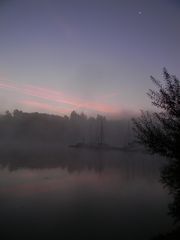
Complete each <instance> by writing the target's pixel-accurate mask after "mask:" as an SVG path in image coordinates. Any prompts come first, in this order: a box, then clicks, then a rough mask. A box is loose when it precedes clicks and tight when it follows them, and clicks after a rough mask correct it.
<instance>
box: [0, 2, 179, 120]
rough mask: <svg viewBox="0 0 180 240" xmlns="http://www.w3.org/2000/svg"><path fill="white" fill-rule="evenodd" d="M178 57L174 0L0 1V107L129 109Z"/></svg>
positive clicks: (138, 105) (143, 103)
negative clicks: (152, 78) (151, 76)
mask: <svg viewBox="0 0 180 240" xmlns="http://www.w3.org/2000/svg"><path fill="white" fill-rule="evenodd" d="M179 63H180V1H179V0H31V1H29V0H0V103H1V104H0V112H4V111H5V110H10V111H13V109H20V110H23V111H26V112H36V111H38V112H45V113H52V114H59V115H64V114H67V115H68V114H69V113H70V112H71V111H73V110H75V111H77V112H82V111H83V112H85V113H86V114H88V115H94V114H97V113H100V114H103V115H107V116H122V115H125V114H134V113H137V112H138V111H139V110H140V109H151V108H152V107H151V104H150V99H148V97H147V96H146V93H147V91H148V89H149V88H151V89H152V88H154V86H153V83H152V82H151V80H150V75H153V76H154V77H157V78H159V79H162V69H163V67H166V68H167V70H168V71H169V72H170V73H172V74H173V75H176V76H177V77H179V78H180V67H179Z"/></svg>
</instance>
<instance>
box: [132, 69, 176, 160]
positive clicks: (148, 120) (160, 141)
mask: <svg viewBox="0 0 180 240" xmlns="http://www.w3.org/2000/svg"><path fill="white" fill-rule="evenodd" d="M163 77H164V79H163V81H159V80H157V79H155V78H154V77H152V76H151V79H152V81H153V83H154V84H155V85H156V87H157V90H151V89H150V90H149V92H148V93H147V95H148V96H149V98H150V99H151V102H152V104H153V105H154V106H155V107H157V109H158V110H159V111H156V112H153V113H150V112H148V111H142V112H141V116H140V117H138V118H136V119H135V118H134V119H133V122H134V130H135V133H136V137H137V139H138V142H139V143H141V144H143V145H144V146H145V147H146V149H148V150H149V151H150V152H152V153H159V154H161V155H162V156H167V157H170V158H176V159H180V148H179V146H180V82H179V80H178V79H177V78H176V76H174V75H170V74H169V73H168V71H167V70H166V69H165V68H164V69H163Z"/></svg>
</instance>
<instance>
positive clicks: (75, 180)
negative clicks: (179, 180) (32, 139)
mask: <svg viewBox="0 0 180 240" xmlns="http://www.w3.org/2000/svg"><path fill="white" fill-rule="evenodd" d="M163 162H164V160H163V159H159V157H152V156H149V155H145V154H142V153H140V152H136V153H121V152H110V151H107V152H101V151H100V152H96V151H87V150H82V151H77V150H76V149H68V148H63V149H59V148H52V149H51V148H42V150H41V151H40V150H39V149H33V150H32V149H25V150H22V149H21V150H17V149H11V150H6V149H5V150H3V151H1V152H0V166H1V167H0V176H1V181H0V212H1V219H0V224H1V226H2V229H3V231H4V232H5V233H6V234H7V235H11V234H12V235H13V236H20V237H23V236H26V235H27V233H28V235H31V236H36V237H42V236H43V237H45V236H49V237H51V238H54V237H55V236H58V237H59V238H65V237H66V238H71V239H72V238H75V237H76V238H78V239H86V238H88V237H90V238H91V239H96V238H97V237H99V238H109V239H117V237H118V238H119V239H129V240H130V239H134V238H135V239H142V240H144V239H149V238H151V237H152V236H154V235H157V234H158V233H159V232H164V229H167V230H168V229H170V226H171V220H170V218H168V217H166V208H167V204H168V201H169V198H168V196H167V193H166V191H165V190H163V188H162V185H161V184H160V183H159V182H158V179H159V168H160V166H162V163H163ZM9 229H11V231H9ZM11 237H12V236H11Z"/></svg>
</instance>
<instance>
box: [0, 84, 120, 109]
mask: <svg viewBox="0 0 180 240" xmlns="http://www.w3.org/2000/svg"><path fill="white" fill-rule="evenodd" d="M0 89H6V90H11V91H16V92H19V93H20V94H23V95H26V96H31V97H35V98H38V99H41V101H42V100H45V101H49V103H48V104H46V103H41V102H38V101H23V102H22V103H23V104H26V105H29V106H30V105H31V106H33V105H34V106H36V107H40V108H42V109H46V110H48V111H53V112H57V113H59V112H62V110H61V108H60V107H61V106H63V112H66V113H67V112H68V111H70V110H72V109H74V110H82V111H83V110H90V111H96V112H101V113H110V114H114V113H117V112H119V109H118V108H117V107H114V106H112V105H110V104H105V103H102V102H93V101H83V100H81V99H78V98H75V97H70V96H68V94H66V93H64V92H62V91H56V90H53V89H48V88H43V87H39V86H33V85H27V84H23V85H20V84H15V83H12V82H7V81H6V82H2V81H1V82H0ZM114 95H115V94H109V95H107V96H114ZM54 104H56V105H57V104H59V108H58V107H55V106H53V105H54ZM64 106H65V108H64Z"/></svg>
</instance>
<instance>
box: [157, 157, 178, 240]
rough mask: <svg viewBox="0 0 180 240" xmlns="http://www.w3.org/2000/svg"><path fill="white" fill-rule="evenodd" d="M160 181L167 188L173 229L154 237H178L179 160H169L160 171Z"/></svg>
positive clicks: (174, 239) (174, 238)
mask: <svg viewBox="0 0 180 240" xmlns="http://www.w3.org/2000/svg"><path fill="white" fill-rule="evenodd" d="M161 182H162V183H163V185H164V187H165V188H166V189H168V191H169V194H170V196H171V198H172V199H171V203H169V206H168V209H169V212H168V213H169V215H170V216H171V217H172V218H173V219H174V227H173V230H172V231H171V232H169V233H167V234H164V235H163V234H161V235H160V236H158V237H157V238H155V239H157V240H158V239H162V240H163V239H164V240H166V239H173V240H176V239H180V160H179V159H175V160H170V162H169V163H168V164H167V165H166V166H165V167H164V168H163V170H162V172H161Z"/></svg>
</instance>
